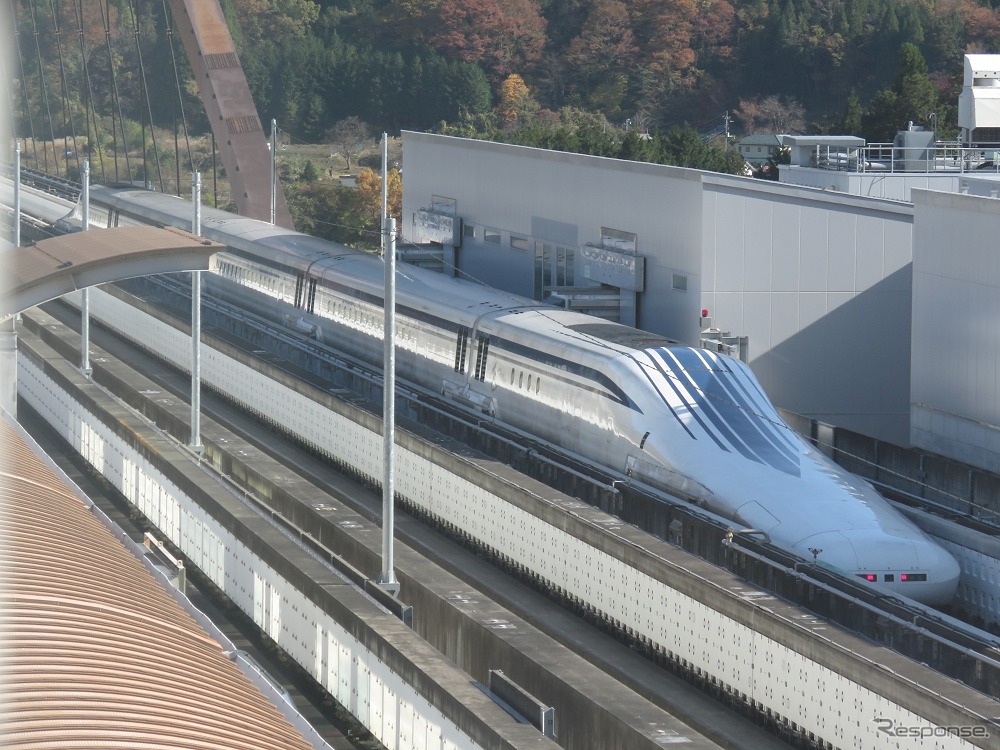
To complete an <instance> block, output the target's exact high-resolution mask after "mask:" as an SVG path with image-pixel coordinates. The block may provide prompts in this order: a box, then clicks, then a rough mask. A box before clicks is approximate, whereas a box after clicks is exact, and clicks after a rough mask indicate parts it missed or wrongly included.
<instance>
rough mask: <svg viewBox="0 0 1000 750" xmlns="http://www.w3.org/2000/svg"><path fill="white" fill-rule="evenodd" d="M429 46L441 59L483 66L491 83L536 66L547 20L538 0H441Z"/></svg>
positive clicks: (542, 46)
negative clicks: (441, 56)
mask: <svg viewBox="0 0 1000 750" xmlns="http://www.w3.org/2000/svg"><path fill="white" fill-rule="evenodd" d="M436 20H437V29H438V30H437V32H436V33H435V34H434V35H433V36H432V37H431V39H430V43H431V44H432V45H433V46H434V47H436V48H437V49H438V50H439V51H441V52H442V53H443V54H447V55H450V56H452V57H454V58H456V59H458V60H463V61H465V62H477V63H479V64H480V65H482V66H483V68H484V69H485V70H486V72H487V75H488V76H489V77H490V78H491V79H492V80H493V81H495V82H496V81H500V80H502V79H503V77H504V76H505V75H507V74H508V73H511V72H513V71H514V70H522V69H525V68H527V67H529V66H530V65H531V64H532V63H534V62H535V61H537V60H538V59H539V57H540V56H541V54H542V49H543V48H544V46H545V19H544V18H542V14H541V13H540V12H539V8H538V3H537V2H535V0H441V2H440V4H439V5H438V8H437V18H436Z"/></svg>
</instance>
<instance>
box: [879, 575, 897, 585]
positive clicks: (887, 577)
mask: <svg viewBox="0 0 1000 750" xmlns="http://www.w3.org/2000/svg"><path fill="white" fill-rule="evenodd" d="M882 580H883V581H885V582H886V583H893V582H894V581H895V580H896V576H895V575H894V574H893V573H886V574H885V576H883V578H882Z"/></svg>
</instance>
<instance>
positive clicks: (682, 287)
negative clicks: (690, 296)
mask: <svg viewBox="0 0 1000 750" xmlns="http://www.w3.org/2000/svg"><path fill="white" fill-rule="evenodd" d="M671 286H673V288H674V289H675V290H676V291H678V292H686V291H687V290H688V277H687V276H685V275H684V274H680V273H675V274H673V282H672V284H671Z"/></svg>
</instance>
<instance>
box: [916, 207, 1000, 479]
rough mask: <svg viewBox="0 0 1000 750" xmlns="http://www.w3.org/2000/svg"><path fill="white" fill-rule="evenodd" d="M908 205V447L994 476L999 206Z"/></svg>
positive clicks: (999, 395) (999, 363)
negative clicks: (910, 238)
mask: <svg viewBox="0 0 1000 750" xmlns="http://www.w3.org/2000/svg"><path fill="white" fill-rule="evenodd" d="M913 200H914V210H915V217H914V228H915V238H914V247H913V365H912V385H911V393H912V395H911V401H912V408H911V421H912V441H913V444H914V445H916V446H918V447H921V448H925V449H926V450H929V451H933V452H935V453H940V454H942V455H945V456H948V457H950V458H954V459H956V460H959V461H963V462H965V463H970V464H973V465H975V466H979V467H982V468H984V469H987V470H988V471H994V472H996V471H1000V239H998V238H1000V200H998V199H996V198H987V197H979V196H971V195H962V194H952V193H936V192H930V191H915V192H914V194H913Z"/></svg>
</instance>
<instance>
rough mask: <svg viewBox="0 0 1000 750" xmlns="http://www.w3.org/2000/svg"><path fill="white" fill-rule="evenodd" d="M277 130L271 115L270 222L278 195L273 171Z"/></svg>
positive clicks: (272, 221)
mask: <svg viewBox="0 0 1000 750" xmlns="http://www.w3.org/2000/svg"><path fill="white" fill-rule="evenodd" d="M277 132H278V121H277V120H275V119H274V118H273V117H272V118H271V188H270V195H271V223H272V224H274V213H275V210H276V208H277V203H278V196H277V194H276V191H275V189H274V185H275V178H276V175H275V171H276V170H275V160H276V159H277V158H278V154H277V146H278V143H277V137H276V134H277Z"/></svg>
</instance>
